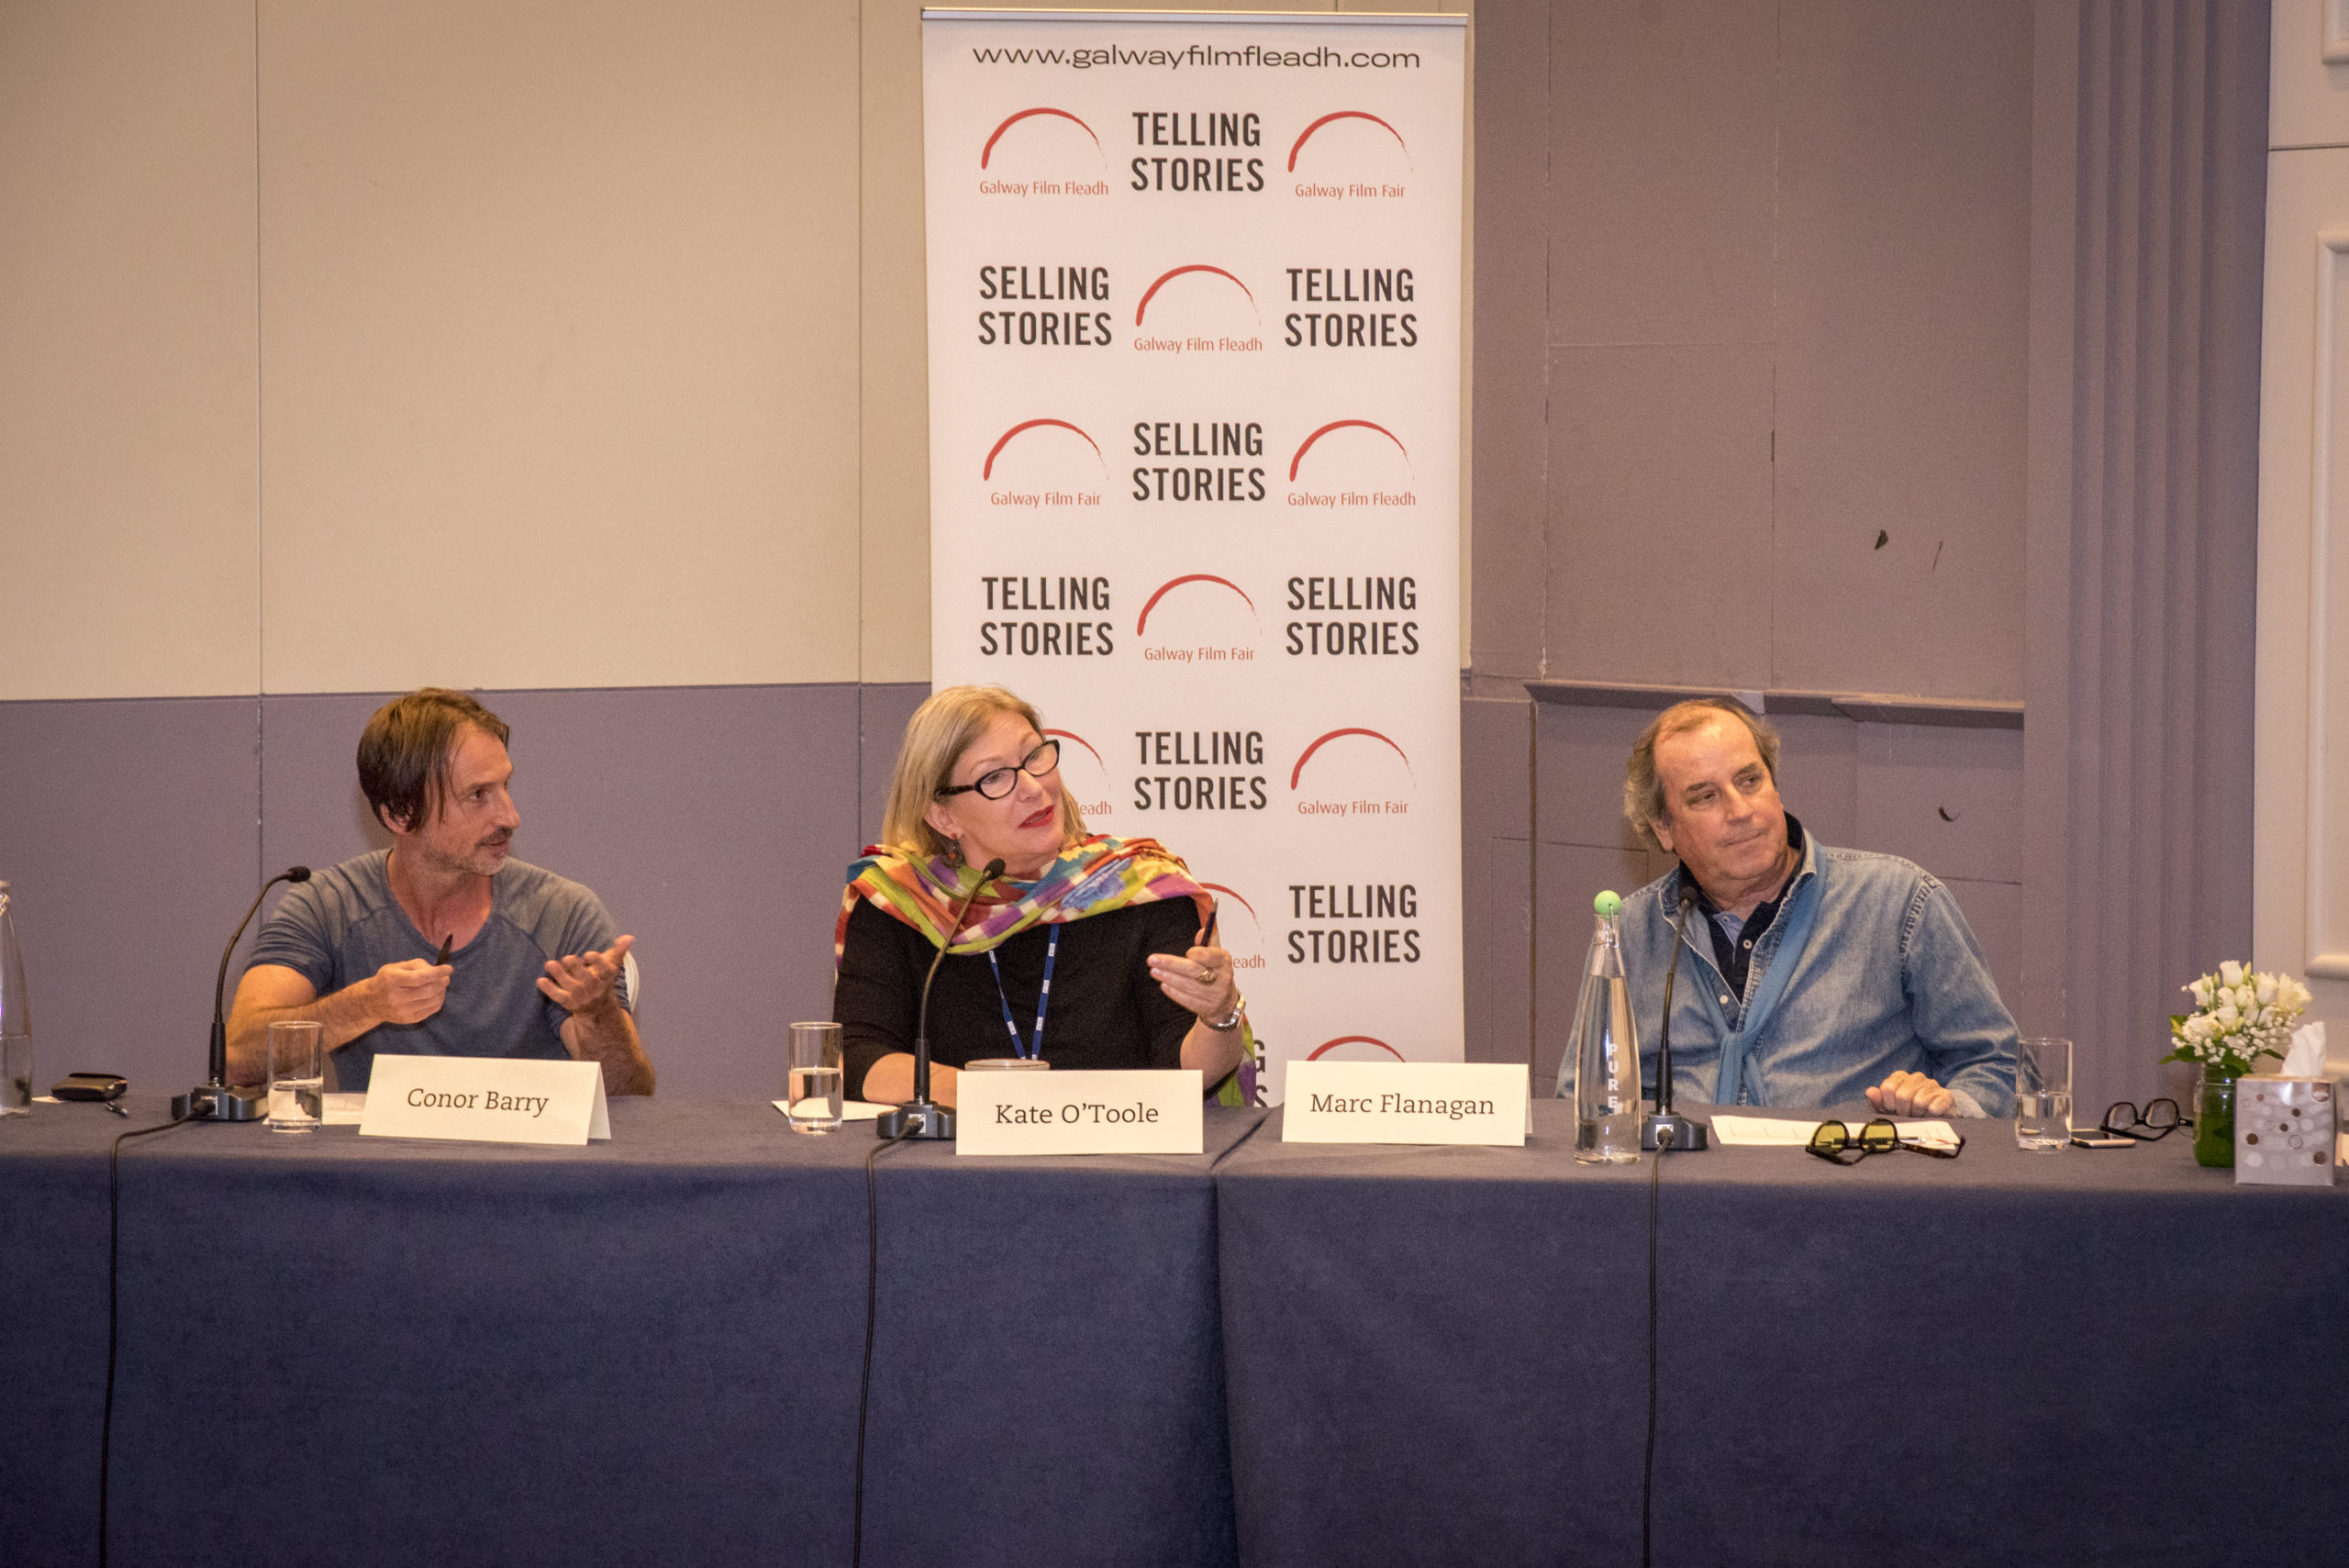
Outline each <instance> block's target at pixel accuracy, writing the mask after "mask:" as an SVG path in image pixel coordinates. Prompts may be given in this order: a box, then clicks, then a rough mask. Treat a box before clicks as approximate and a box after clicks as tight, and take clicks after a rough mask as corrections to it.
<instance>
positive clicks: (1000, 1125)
mask: <svg viewBox="0 0 2349 1568" xmlns="http://www.w3.org/2000/svg"><path fill="white" fill-rule="evenodd" d="M954 1092H955V1095H956V1097H957V1104H956V1106H955V1111H954V1152H955V1153H957V1154H1199V1153H1204V1152H1205V1151H1206V1150H1207V1130H1206V1124H1205V1119H1204V1118H1203V1117H1202V1116H1201V1114H1200V1099H1201V1096H1202V1095H1205V1094H1206V1092H1207V1085H1206V1084H1202V1083H1201V1082H1200V1081H1199V1074H1198V1071H1197V1069H1196V1068H1185V1069H1182V1070H1179V1071H1175V1072H1132V1073H1063V1072H1062V1071H1060V1070H1059V1069H1058V1068H1054V1069H1053V1070H1052V1072H1050V1073H961V1074H959V1075H957V1077H956V1078H955V1080H954Z"/></svg>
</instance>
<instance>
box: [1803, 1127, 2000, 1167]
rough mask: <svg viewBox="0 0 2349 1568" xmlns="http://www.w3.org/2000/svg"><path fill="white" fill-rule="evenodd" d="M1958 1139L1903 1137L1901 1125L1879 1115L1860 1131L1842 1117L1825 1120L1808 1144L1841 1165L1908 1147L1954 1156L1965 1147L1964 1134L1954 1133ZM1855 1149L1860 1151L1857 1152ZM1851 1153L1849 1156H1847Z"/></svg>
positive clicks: (1946, 1157)
mask: <svg viewBox="0 0 2349 1568" xmlns="http://www.w3.org/2000/svg"><path fill="white" fill-rule="evenodd" d="M1954 1136H1955V1138H1956V1139H1957V1141H1956V1142H1955V1143H1943V1142H1942V1141H1941V1140H1939V1139H1924V1138H1903V1137H1901V1136H1900V1129H1898V1128H1897V1127H1895V1126H1893V1125H1892V1123H1891V1122H1890V1121H1889V1120H1887V1119H1886V1118H1883V1117H1877V1118H1876V1119H1875V1120H1873V1121H1871V1122H1869V1123H1868V1124H1867V1125H1866V1126H1865V1127H1863V1128H1861V1129H1860V1130H1859V1131H1858V1133H1857V1134H1854V1132H1853V1131H1852V1129H1850V1128H1849V1127H1847V1126H1845V1125H1844V1124H1843V1123H1842V1122H1841V1121H1822V1122H1820V1124H1819V1126H1818V1129H1816V1130H1814V1131H1813V1132H1812V1133H1811V1135H1810V1141H1809V1143H1808V1144H1806V1145H1805V1147H1806V1148H1808V1149H1809V1151H1811V1152H1812V1153H1813V1154H1816V1155H1818V1156H1819V1157H1820V1159H1822V1160H1829V1161H1832V1162H1834V1163H1836V1164H1838V1165H1856V1164H1858V1163H1859V1162H1861V1161H1863V1160H1865V1159H1866V1158H1867V1157H1868V1156H1869V1155H1871V1154H1889V1153H1891V1152H1892V1151H1894V1150H1896V1149H1906V1150H1908V1151H1909V1152H1910V1153H1912V1154H1930V1155H1932V1157H1933V1158H1934V1159H1936V1160H1954V1159H1956V1158H1957V1156H1958V1154H1959V1153H1960V1151H1963V1150H1964V1149H1965V1134H1964V1133H1962V1132H1961V1133H1957V1134H1954ZM1854 1151H1857V1152H1854ZM1846 1156H1848V1158H1847V1157H1846Z"/></svg>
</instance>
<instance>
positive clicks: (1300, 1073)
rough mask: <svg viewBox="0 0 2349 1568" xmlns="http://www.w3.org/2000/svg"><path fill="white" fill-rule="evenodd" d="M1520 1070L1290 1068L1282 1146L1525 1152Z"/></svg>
mask: <svg viewBox="0 0 2349 1568" xmlns="http://www.w3.org/2000/svg"><path fill="white" fill-rule="evenodd" d="M1527 1114H1528V1105H1527V1098H1526V1080H1525V1069H1524V1068H1523V1067H1518V1066H1511V1065H1509V1064H1508V1063H1507V1062H1290V1063H1289V1064H1288V1093H1287V1095H1286V1098H1285V1099H1283V1101H1282V1102H1281V1141H1282V1142H1284V1143H1497V1144H1507V1145H1509V1146H1510V1147H1513V1148H1523V1147H1524V1145H1525V1120H1526V1117H1527Z"/></svg>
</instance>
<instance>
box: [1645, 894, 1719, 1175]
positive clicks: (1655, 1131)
mask: <svg viewBox="0 0 2349 1568" xmlns="http://www.w3.org/2000/svg"><path fill="white" fill-rule="evenodd" d="M1696 902H1697V890H1696V889H1695V888H1693V887H1683V888H1681V890H1680V909H1679V912H1678V913H1677V914H1675V916H1674V917H1673V919H1672V960H1671V962H1669V963H1667V964H1665V965H1664V1028H1663V1029H1661V1030H1659V1031H1658V1038H1657V1041H1656V1052H1655V1054H1656V1063H1655V1113H1654V1114H1653V1116H1650V1117H1649V1118H1646V1119H1645V1120H1644V1121H1642V1122H1641V1123H1640V1147H1641V1148H1642V1149H1653V1150H1655V1151H1658V1152H1659V1153H1671V1152H1674V1151H1678V1152H1682V1153H1691V1154H1693V1153H1695V1152H1696V1151H1698V1150H1699V1149H1709V1148H1710V1147H1711V1146H1712V1129H1710V1128H1707V1127H1701V1126H1699V1125H1698V1124H1697V1123H1696V1122H1693V1121H1690V1120H1689V1119H1688V1118H1687V1117H1685V1116H1677V1115H1675V1114H1674V1112H1673V1109H1672V984H1673V982H1674V981H1675V980H1677V979H1678V978H1679V977H1680V942H1681V938H1682V936H1683V935H1684V934H1685V933H1686V932H1687V929H1688V911H1689V910H1690V909H1691V908H1692V907H1694V906H1695V905H1696Z"/></svg>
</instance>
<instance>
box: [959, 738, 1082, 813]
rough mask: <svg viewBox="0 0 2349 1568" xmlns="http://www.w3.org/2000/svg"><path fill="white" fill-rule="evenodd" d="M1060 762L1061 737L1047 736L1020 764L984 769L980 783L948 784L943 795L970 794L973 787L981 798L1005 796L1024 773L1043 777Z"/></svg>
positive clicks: (997, 798) (989, 798)
mask: <svg viewBox="0 0 2349 1568" xmlns="http://www.w3.org/2000/svg"><path fill="white" fill-rule="evenodd" d="M1060 765H1061V743H1060V742H1059V741H1057V740H1047V741H1045V742H1044V743H1043V744H1042V745H1041V746H1039V747H1037V748H1036V749H1035V750H1034V751H1030V752H1029V753H1028V754H1027V755H1026V756H1024V757H1022V758H1020V759H1019V766H1018V767H1016V768H997V769H996V770H995V771H994V772H993V773H981V774H980V775H979V779H978V782H977V783H976V784H946V785H944V786H942V787H941V789H940V790H939V792H938V793H939V794H940V795H968V794H970V793H971V791H973V790H976V791H978V792H979V798H980V799H981V800H1001V799H1002V798H1003V797H1004V796H1005V795H1009V794H1010V793H1011V788H1012V786H1013V785H1014V784H1018V783H1019V775H1020V774H1021V773H1027V774H1030V776H1032V777H1035V778H1040V779H1041V778H1042V777H1044V776H1045V775H1046V774H1048V773H1051V772H1052V770H1053V769H1054V768H1057V767H1059V766H1060Z"/></svg>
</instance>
